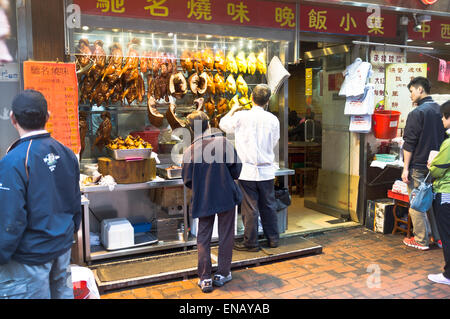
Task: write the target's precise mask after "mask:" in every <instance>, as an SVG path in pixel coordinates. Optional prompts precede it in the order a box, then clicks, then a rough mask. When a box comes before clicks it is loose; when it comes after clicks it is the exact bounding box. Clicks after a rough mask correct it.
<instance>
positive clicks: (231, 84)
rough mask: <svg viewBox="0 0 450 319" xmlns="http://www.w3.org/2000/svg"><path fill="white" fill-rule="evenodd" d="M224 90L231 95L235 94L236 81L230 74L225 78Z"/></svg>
mask: <svg viewBox="0 0 450 319" xmlns="http://www.w3.org/2000/svg"><path fill="white" fill-rule="evenodd" d="M225 89H226V90H227V92H229V93H231V94H236V90H237V87H236V81H235V80H234V77H233V74H232V73H230V75H228V77H227V81H226V82H225Z"/></svg>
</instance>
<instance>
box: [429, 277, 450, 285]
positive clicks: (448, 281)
mask: <svg viewBox="0 0 450 319" xmlns="http://www.w3.org/2000/svg"><path fill="white" fill-rule="evenodd" d="M428 280H431V281H433V282H436V283H438V284H444V285H450V279H448V278H445V277H444V275H443V274H436V275H428Z"/></svg>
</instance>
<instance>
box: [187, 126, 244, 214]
mask: <svg viewBox="0 0 450 319" xmlns="http://www.w3.org/2000/svg"><path fill="white" fill-rule="evenodd" d="M241 169H242V164H241V162H240V160H239V158H238V155H237V153H236V150H235V149H234V147H233V145H232V144H231V143H230V142H229V141H228V140H227V139H226V138H225V137H224V136H223V135H222V134H221V133H216V134H210V135H203V136H200V137H198V138H197V139H195V140H194V142H193V143H192V144H191V146H190V147H189V148H188V149H187V150H186V151H185V152H184V155H183V169H182V177H183V182H184V184H185V185H186V187H188V188H191V189H192V202H191V207H192V209H191V211H192V217H193V218H199V217H206V216H211V215H214V214H217V213H222V212H225V211H228V210H230V209H233V208H234V207H235V206H236V205H238V204H240V202H241V201H242V193H241V190H240V188H239V186H238V185H237V184H236V183H235V181H234V180H237V179H238V178H239V175H240V173H241Z"/></svg>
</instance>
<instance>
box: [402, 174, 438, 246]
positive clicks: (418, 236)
mask: <svg viewBox="0 0 450 319" xmlns="http://www.w3.org/2000/svg"><path fill="white" fill-rule="evenodd" d="M427 174H428V170H426V169H416V168H413V169H412V170H411V172H410V175H409V180H410V181H409V184H408V193H409V195H411V192H412V190H413V189H414V188H416V187H418V186H419V185H420V182H421V181H423V180H424V179H425V177H426V176H427ZM428 182H429V180H428ZM409 215H410V216H411V222H412V225H413V233H414V239H415V241H416V242H417V243H419V244H421V245H424V246H428V245H429V243H430V236H433V237H434V240H435V241H438V240H440V239H441V237H440V236H439V231H438V228H437V225H436V218H435V216H434V211H433V207H431V208H430V209H429V210H428V212H427V213H422V212H419V211H416V210H414V209H412V208H410V209H409Z"/></svg>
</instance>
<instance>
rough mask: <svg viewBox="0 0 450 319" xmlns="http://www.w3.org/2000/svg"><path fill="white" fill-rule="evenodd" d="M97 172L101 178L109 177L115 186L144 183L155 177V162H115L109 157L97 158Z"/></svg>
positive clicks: (148, 160)
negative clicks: (114, 182) (113, 180)
mask: <svg viewBox="0 0 450 319" xmlns="http://www.w3.org/2000/svg"><path fill="white" fill-rule="evenodd" d="M98 171H99V173H100V174H102V175H103V176H106V175H111V176H112V177H113V178H114V179H115V181H116V183H117V184H134V183H145V182H148V181H151V180H153V179H154V178H155V177H156V160H155V159H154V158H149V159H143V160H140V161H125V160H121V161H117V160H115V159H112V158H110V157H99V158H98Z"/></svg>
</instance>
